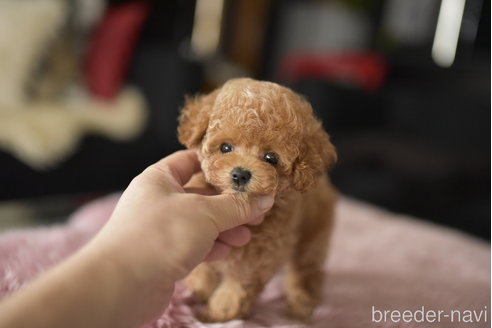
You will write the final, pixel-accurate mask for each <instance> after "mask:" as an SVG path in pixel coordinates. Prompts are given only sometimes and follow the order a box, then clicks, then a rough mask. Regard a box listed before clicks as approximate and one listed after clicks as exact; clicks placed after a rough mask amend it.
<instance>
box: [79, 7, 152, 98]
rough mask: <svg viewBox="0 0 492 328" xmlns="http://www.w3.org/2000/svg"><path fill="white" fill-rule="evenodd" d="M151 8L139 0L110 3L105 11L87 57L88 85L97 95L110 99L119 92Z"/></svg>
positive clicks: (90, 43)
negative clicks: (116, 3)
mask: <svg viewBox="0 0 492 328" xmlns="http://www.w3.org/2000/svg"><path fill="white" fill-rule="evenodd" d="M148 12H149V8H148V5H147V3H146V2H141V1H135V2H130V3H125V4H120V5H113V6H110V7H109V8H108V10H107V11H106V13H105V14H104V16H103V18H102V19H101V21H100V22H99V24H98V26H97V27H96V28H95V30H94V34H93V35H92V37H91V40H90V41H89V46H88V51H87V55H86V58H85V67H84V68H85V72H84V73H85V78H86V83H87V88H88V89H89V91H90V92H91V93H92V94H93V95H94V96H96V97H99V98H103V99H106V100H110V99H113V98H114V97H115V95H116V94H117V93H118V91H119V89H120V87H121V85H122V84H123V82H124V79H125V77H126V73H127V71H128V66H129V62H130V60H131V57H132V54H133V49H134V47H135V43H136V41H137V38H138V35H139V32H140V30H141V28H142V25H143V23H144V22H145V20H146V18H147V16H148Z"/></svg>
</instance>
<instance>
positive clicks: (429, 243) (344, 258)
mask: <svg viewBox="0 0 492 328" xmlns="http://www.w3.org/2000/svg"><path fill="white" fill-rule="evenodd" d="M117 198H118V196H109V197H106V198H103V199H100V200H97V201H95V202H92V203H90V204H88V205H86V206H84V207H83V208H81V209H80V210H79V211H77V212H76V213H75V214H74V215H73V216H72V217H71V219H70V220H69V222H68V223H67V224H64V225H59V226H53V227H48V228H36V229H27V230H17V231H10V232H6V233H4V234H2V235H0V297H2V296H5V295H7V294H8V293H11V292H13V291H15V290H16V289H18V288H19V287H20V286H22V285H23V284H24V283H26V282H28V281H29V280H31V279H32V278H34V277H35V276H36V275H37V274H39V273H40V272H41V271H43V270H46V269H47V268H49V267H50V266H52V265H54V264H55V263H57V262H59V261H60V260H62V259H63V258H65V257H66V256H68V255H70V254H71V253H73V252H74V251H75V250H77V249H78V248H79V247H81V246H82V245H83V244H84V243H86V242H87V241H88V240H89V239H90V238H91V237H92V236H93V235H94V234H95V233H96V232H97V231H98V230H99V228H100V227H101V226H102V225H103V224H104V222H105V221H106V220H107V218H108V217H109V215H110V214H111V212H112V210H113V208H114V205H115V203H116V201H117ZM326 272H327V281H326V284H325V286H324V288H323V301H322V304H321V305H320V306H319V307H318V308H317V309H316V311H315V313H314V316H313V320H312V322H311V323H310V324H305V323H301V322H297V321H294V320H291V319H289V318H288V317H287V316H286V315H285V309H284V302H283V296H282V292H281V289H282V288H281V274H279V275H278V276H277V277H275V278H274V279H273V280H272V281H271V282H270V284H269V285H268V286H267V288H266V289H265V291H264V292H263V294H262V295H261V298H260V300H259V301H258V303H257V305H256V307H255V308H254V310H253V313H252V315H251V316H250V317H249V318H248V319H247V320H235V321H230V322H227V323H224V324H203V323H201V322H199V321H197V320H196V319H195V318H194V316H193V303H192V301H191V299H190V295H189V292H188V291H187V290H186V289H185V287H184V286H183V284H182V283H178V284H177V288H176V293H175V295H174V296H173V299H172V302H171V305H170V306H169V308H168V309H167V311H166V312H165V313H163V314H162V316H161V317H160V318H159V319H158V320H157V321H156V322H154V323H152V324H151V325H150V327H229V328H232V327H306V326H312V327H338V328H351V327H357V328H358V327H430V328H434V327H460V328H463V327H470V328H471V327H474V328H476V327H490V323H489V322H490V321H489V320H490V313H489V310H490V248H489V244H487V243H485V242H482V241H479V240H477V239H474V238H472V237H469V236H467V235H464V234H461V233H459V232H456V231H453V230H449V229H446V228H443V227H439V226H435V225H431V224H429V223H425V222H422V221H419V220H417V219H413V218H409V217H405V216H401V215H396V214H393V213H389V212H386V211H384V210H381V209H378V208H375V207H372V206H369V205H367V204H363V203H360V202H357V201H354V200H350V199H346V198H342V200H341V201H340V203H339V206H338V209H337V225H336V230H335V232H334V236H333V240H332V243H331V251H330V257H329V259H328V261H327V262H326Z"/></svg>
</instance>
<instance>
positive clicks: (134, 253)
mask: <svg viewBox="0 0 492 328" xmlns="http://www.w3.org/2000/svg"><path fill="white" fill-rule="evenodd" d="M199 171H200V164H199V162H198V160H197V157H196V154H195V152H193V151H191V150H187V151H180V152H176V153H174V154H172V155H170V156H168V157H166V158H164V159H162V160H161V161H159V162H158V163H156V164H154V165H151V166H150V167H148V168H147V169H145V170H144V171H143V172H142V173H141V174H140V175H138V176H137V177H136V178H134V179H133V180H132V182H131V183H130V185H129V186H128V188H127V189H126V190H125V191H124V192H123V194H122V196H121V198H120V200H119V202H118V204H117V206H116V208H115V210H114V212H113V214H112V216H111V218H110V219H109V221H108V222H107V224H106V225H105V226H104V227H103V228H102V230H101V231H100V232H99V233H98V234H97V235H96V236H95V237H94V238H93V240H92V241H91V242H89V244H88V245H86V246H85V247H84V248H83V249H82V250H80V251H79V252H77V253H76V254H75V255H73V256H71V257H70V258H68V259H67V260H65V261H64V262H62V263H61V264H59V265H58V266H56V267H55V268H53V269H51V270H48V272H47V273H45V274H43V275H42V276H41V277H39V278H38V279H36V280H35V281H34V282H32V283H31V284H28V285H27V286H25V287H24V288H22V289H21V290H19V291H18V292H16V293H14V294H13V295H11V296H10V297H7V299H6V300H5V301H3V302H2V303H0V327H11V326H15V327H34V326H35V327H52V328H56V327H66V326H67V324H69V325H70V326H71V327H109V326H111V327H137V326H139V325H141V324H143V323H146V322H148V321H150V320H152V319H154V318H155V317H156V316H158V315H159V314H160V313H162V311H163V310H164V309H165V307H166V306H167V305H168V303H169V300H170V297H171V295H172V292H173V290H174V283H175V282H176V281H177V280H179V279H182V278H184V277H185V276H186V275H187V274H188V273H189V272H191V270H192V269H193V268H194V267H195V266H197V265H198V264H199V263H200V262H202V261H204V260H215V259H220V258H223V257H225V256H226V255H227V254H228V252H229V251H230V249H231V247H234V246H242V245H244V244H246V243H247V242H248V241H249V239H250V232H249V229H248V228H247V227H246V226H245V224H249V223H253V224H259V223H261V221H262V219H263V217H264V215H265V213H266V212H267V211H268V210H269V209H270V208H271V206H272V205H273V201H274V199H273V196H267V195H265V196H261V197H256V198H252V197H251V198H248V196H247V195H245V194H242V193H235V194H223V195H216V194H215V192H214V190H212V189H210V188H206V187H196V186H187V185H186V184H187V182H188V181H189V180H190V178H191V176H192V175H193V174H194V173H197V172H199ZM40 305H44V306H40ZM26 313H29V314H30V315H29V316H26V315H25V314H26ZM2 318H3V319H2Z"/></svg>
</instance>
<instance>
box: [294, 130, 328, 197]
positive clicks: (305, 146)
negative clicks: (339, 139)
mask: <svg viewBox="0 0 492 328" xmlns="http://www.w3.org/2000/svg"><path fill="white" fill-rule="evenodd" d="M336 160H337V154H336V151H335V147H334V146H333V145H332V143H331V142H330V137H329V136H328V134H327V133H326V132H325V130H324V129H323V127H322V125H321V122H319V121H316V123H314V124H312V126H311V127H310V128H308V129H307V131H306V136H305V137H304V140H302V142H301V145H300V152H299V157H298V158H297V160H296V161H295V163H294V166H293V175H292V184H293V186H294V188H295V189H296V190H298V191H301V192H304V191H306V190H307V189H309V187H311V186H312V185H313V184H314V183H315V182H316V181H317V179H318V178H319V177H320V176H321V175H322V174H324V173H326V172H327V171H328V169H329V168H330V167H331V165H333V164H334V163H335V162H336Z"/></svg>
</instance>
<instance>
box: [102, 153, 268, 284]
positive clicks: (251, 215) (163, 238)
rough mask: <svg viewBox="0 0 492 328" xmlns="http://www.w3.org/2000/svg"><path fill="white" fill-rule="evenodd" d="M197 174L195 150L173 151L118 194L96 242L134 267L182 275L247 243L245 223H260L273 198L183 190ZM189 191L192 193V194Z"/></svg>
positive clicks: (197, 165) (186, 188)
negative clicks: (169, 270) (115, 250)
mask: <svg viewBox="0 0 492 328" xmlns="http://www.w3.org/2000/svg"><path fill="white" fill-rule="evenodd" d="M199 171H200V164H199V162H198V159H197V157H196V154H195V152H194V151H191V150H187V151H180V152H177V153H174V154H172V155H170V156H168V157H166V158H164V159H162V160H161V161H159V162H158V163H156V164H154V165H151V166H150V167H148V168H147V169H146V170H145V171H144V172H142V173H141V174H140V175H139V176H137V177H136V178H135V179H134V180H133V181H132V182H131V183H130V185H129V186H128V188H127V189H126V190H125V191H124V193H123V194H122V196H121V198H120V201H119V202H118V205H117V206H116V208H115V211H114V212H113V215H112V217H111V219H110V220H109V221H108V223H107V224H106V226H105V227H104V228H103V230H102V231H101V233H100V234H99V235H98V236H97V238H96V241H95V242H98V243H102V244H106V245H108V244H111V245H113V247H118V248H119V249H120V250H123V249H125V251H124V252H120V253H121V254H124V255H125V257H128V256H131V257H133V258H134V260H135V262H134V263H135V265H136V264H137V263H140V265H142V266H143V267H155V268H156V269H157V270H159V268H160V269H161V271H162V272H167V271H166V270H164V268H165V267H169V266H171V267H174V268H176V269H178V271H179V274H178V277H177V278H182V277H184V276H186V274H187V273H189V272H190V271H191V270H192V269H193V268H194V267H195V266H196V265H198V264H199V263H200V262H201V261H203V260H216V259H220V258H223V257H225V256H226V255H227V254H228V253H229V251H230V249H231V247H234V246H243V245H245V244H246V243H247V242H248V241H249V239H250V232H249V229H248V228H247V227H245V226H244V224H246V223H248V222H252V223H254V224H257V223H259V222H261V220H262V218H263V216H264V214H265V212H266V211H268V210H269V209H270V207H271V206H272V204H273V197H272V196H262V197H258V198H254V199H249V198H248V196H247V195H246V194H242V193H235V194H224V195H211V194H213V193H214V191H213V190H212V189H211V188H197V187H191V188H190V187H187V186H185V185H186V183H187V182H188V181H189V180H190V178H191V176H192V175H193V174H194V173H196V172H199ZM190 191H192V193H190Z"/></svg>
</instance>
